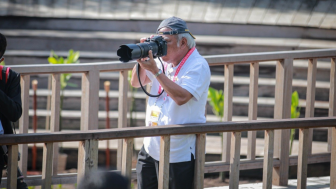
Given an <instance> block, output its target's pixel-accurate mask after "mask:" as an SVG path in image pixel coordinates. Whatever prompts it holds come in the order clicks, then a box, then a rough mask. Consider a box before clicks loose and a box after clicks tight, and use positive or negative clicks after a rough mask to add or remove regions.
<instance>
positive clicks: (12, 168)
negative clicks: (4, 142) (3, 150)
mask: <svg viewBox="0 0 336 189" xmlns="http://www.w3.org/2000/svg"><path fill="white" fill-rule="evenodd" d="M18 154H19V151H18V145H11V146H8V167H7V171H8V174H7V188H8V189H16V186H17V185H16V184H17V168H18Z"/></svg>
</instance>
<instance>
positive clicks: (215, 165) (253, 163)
mask: <svg viewBox="0 0 336 189" xmlns="http://www.w3.org/2000/svg"><path fill="white" fill-rule="evenodd" d="M263 161H264V160H263V158H256V159H255V160H247V159H242V160H241V161H240V166H239V170H249V169H262V168H263ZM325 162H330V153H321V154H313V155H310V156H309V158H308V163H309V164H314V163H325ZM289 163H290V166H294V165H297V163H298V156H290V157H289ZM279 165H280V161H279V159H278V158H273V167H278V166H279ZM229 170H230V163H229V162H223V161H216V162H205V165H204V173H218V172H222V171H229ZM111 172H117V173H121V171H118V170H114V171H111ZM132 179H136V171H135V169H132ZM25 181H26V183H27V184H28V185H29V186H40V185H41V184H42V176H41V175H39V176H36V175H34V176H28V177H27V178H25ZM76 182H77V173H67V174H58V175H54V176H52V181H51V183H52V184H58V183H62V184H74V183H76ZM6 184H7V178H3V179H2V182H1V185H0V187H2V186H4V187H5V186H6Z"/></svg>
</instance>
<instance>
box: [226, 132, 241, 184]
mask: <svg viewBox="0 0 336 189" xmlns="http://www.w3.org/2000/svg"><path fill="white" fill-rule="evenodd" d="M231 134H232V135H231V158H230V183H229V186H230V189H238V188H239V165H240V143H241V132H232V133H231Z"/></svg>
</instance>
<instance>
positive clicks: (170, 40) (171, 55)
mask: <svg viewBox="0 0 336 189" xmlns="http://www.w3.org/2000/svg"><path fill="white" fill-rule="evenodd" d="M159 31H160V32H166V31H171V29H170V28H161V29H160V30H159ZM161 36H162V37H163V38H164V39H165V41H166V42H167V55H166V56H163V57H162V60H163V61H165V62H167V63H172V62H173V61H174V59H175V58H176V56H177V55H178V54H179V53H180V52H179V50H180V47H177V35H161ZM180 46H181V45H180Z"/></svg>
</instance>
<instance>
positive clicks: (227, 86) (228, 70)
mask: <svg viewBox="0 0 336 189" xmlns="http://www.w3.org/2000/svg"><path fill="white" fill-rule="evenodd" d="M233 69H234V65H233V64H230V65H225V66H224V77H225V82H224V115H223V118H224V122H227V121H232V96H233ZM230 137H231V135H230V134H229V133H223V155H222V160H223V161H229V160H230V146H231V143H230V141H231V138H230Z"/></svg>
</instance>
